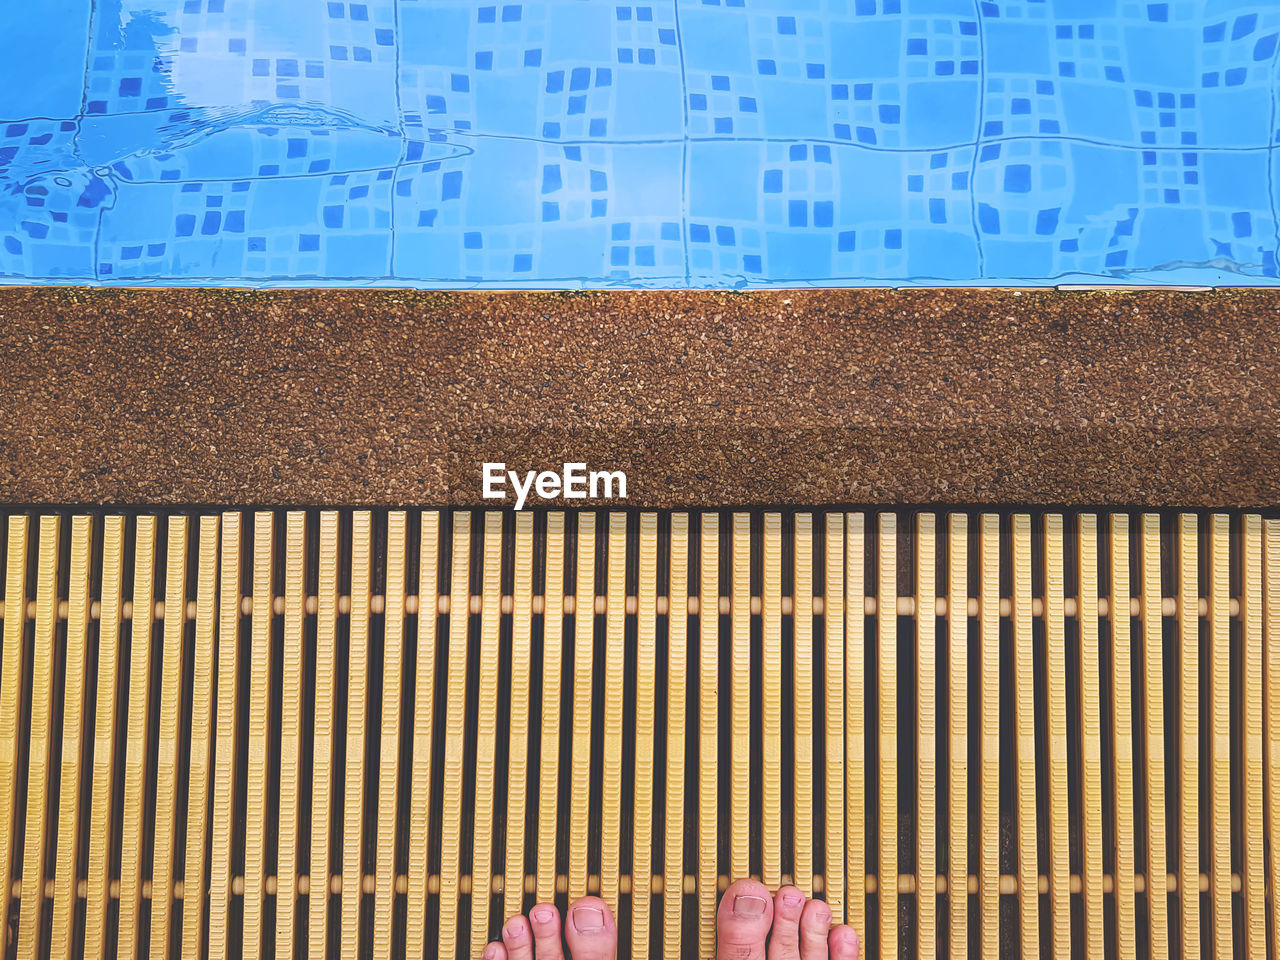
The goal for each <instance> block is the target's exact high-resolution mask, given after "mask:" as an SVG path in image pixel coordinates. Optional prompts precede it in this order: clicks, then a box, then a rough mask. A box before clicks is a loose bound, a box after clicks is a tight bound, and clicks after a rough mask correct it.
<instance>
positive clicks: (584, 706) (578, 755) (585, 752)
mask: <svg viewBox="0 0 1280 960" xmlns="http://www.w3.org/2000/svg"><path fill="white" fill-rule="evenodd" d="M576 584H577V587H576V593H577V596H578V597H579V598H580V599H581V600H582V601H583V603H582V606H575V607H574V616H573V740H572V750H573V753H572V755H571V758H570V764H571V771H570V777H571V778H572V779H571V780H570V782H571V783H572V784H573V785H574V789H573V792H572V794H571V795H570V797H569V899H570V900H577V899H579V898H581V897H585V896H586V895H587V835H588V832H589V828H590V822H591V696H592V691H591V678H592V670H593V661H594V655H595V605H594V602H593V598H594V597H595V595H596V515H595V514H594V513H580V514H578V559H577V576H576Z"/></svg>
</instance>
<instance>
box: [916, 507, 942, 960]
mask: <svg viewBox="0 0 1280 960" xmlns="http://www.w3.org/2000/svg"><path fill="white" fill-rule="evenodd" d="M915 559H916V563H915V567H916V616H915V623H916V651H915V661H916V823H915V832H916V955H917V956H918V957H919V958H920V960H933V958H934V957H936V956H937V952H938V893H937V891H938V886H937V884H938V879H937V878H938V807H937V799H938V786H937V783H938V762H937V761H938V727H937V693H936V690H937V687H936V684H937V669H938V648H937V642H938V636H937V633H938V604H937V599H938V579H937V577H938V570H937V562H938V521H937V517H935V516H934V515H933V514H932V513H921V514H917V515H916V558H915Z"/></svg>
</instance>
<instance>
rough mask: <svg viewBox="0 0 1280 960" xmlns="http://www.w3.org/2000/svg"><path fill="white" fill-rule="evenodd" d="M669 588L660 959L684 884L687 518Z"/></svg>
mask: <svg viewBox="0 0 1280 960" xmlns="http://www.w3.org/2000/svg"><path fill="white" fill-rule="evenodd" d="M668 569H669V570H670V584H669V586H668V588H667V597H668V599H667V794H666V808H665V812H664V816H663V822H664V824H665V827H666V836H665V838H664V842H663V857H664V859H663V884H662V918H663V927H662V955H663V956H667V957H674V956H679V955H680V950H681V946H682V944H681V933H682V927H683V925H684V924H683V920H684V916H683V910H682V908H683V906H684V885H683V882H681V884H680V885H679V886H672V885H671V883H670V882H669V881H672V880H674V879H675V878H677V877H678V878H680V879H681V881H683V878H684V797H685V770H684V760H685V734H684V725H685V716H686V713H687V709H688V690H687V685H688V683H689V515H688V514H687V513H673V514H672V515H671V562H670V566H669V568H668Z"/></svg>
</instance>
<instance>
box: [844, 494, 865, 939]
mask: <svg viewBox="0 0 1280 960" xmlns="http://www.w3.org/2000/svg"><path fill="white" fill-rule="evenodd" d="M866 522H867V521H866V514H862V513H850V514H846V515H845V558H846V559H845V587H844V606H845V611H846V612H845V633H844V637H845V641H844V676H845V683H844V709H845V741H844V750H845V791H844V798H845V857H844V865H845V875H846V876H847V877H848V878H849V882H848V898H849V900H848V909H847V910H846V911H845V922H846V923H848V924H849V926H851V927H853V929H854V930H857V931H858V933H859V936H861V935H862V934H863V932H865V931H866V929H867V922H866V919H867V871H866V863H867V854H866V842H867V821H866V809H867V800H866V792H867V772H866V760H867V740H866V696H865V694H864V692H863V685H864V683H865V672H866V627H867V617H866V553H865V550H866Z"/></svg>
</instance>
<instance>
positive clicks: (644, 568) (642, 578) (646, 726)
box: [631, 512, 658, 957]
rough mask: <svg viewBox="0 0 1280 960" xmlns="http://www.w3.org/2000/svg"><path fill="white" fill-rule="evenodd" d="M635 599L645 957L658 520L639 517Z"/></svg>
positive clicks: (640, 952)
mask: <svg viewBox="0 0 1280 960" xmlns="http://www.w3.org/2000/svg"><path fill="white" fill-rule="evenodd" d="M639 564H640V567H639V577H638V579H637V590H636V593H637V596H636V679H635V698H636V714H635V737H636V739H635V781H634V811H635V813H634V820H633V824H634V827H633V830H632V844H631V848H632V860H631V877H632V881H631V953H632V956H635V957H647V956H649V952H650V942H651V941H650V926H651V924H650V913H651V911H652V906H653V894H652V884H651V882H650V877H651V876H652V874H653V800H654V795H653V790H654V785H653V780H654V752H655V748H654V731H655V724H656V717H655V713H654V705H655V703H656V701H657V699H658V690H657V682H658V636H657V621H658V515H657V514H656V513H648V512H646V513H642V514H640V555H639Z"/></svg>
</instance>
